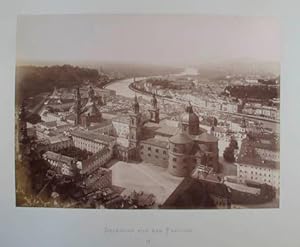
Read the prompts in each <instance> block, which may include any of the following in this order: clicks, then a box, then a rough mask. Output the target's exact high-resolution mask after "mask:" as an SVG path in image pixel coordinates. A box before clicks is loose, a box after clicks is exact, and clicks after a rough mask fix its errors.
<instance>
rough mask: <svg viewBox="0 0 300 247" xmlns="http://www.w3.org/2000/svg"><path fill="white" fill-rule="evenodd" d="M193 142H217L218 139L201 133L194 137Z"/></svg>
mask: <svg viewBox="0 0 300 247" xmlns="http://www.w3.org/2000/svg"><path fill="white" fill-rule="evenodd" d="M194 139H195V140H197V141H201V142H218V138H217V137H215V136H214V135H212V134H209V133H207V132H204V133H202V134H201V135H198V136H195V137H194Z"/></svg>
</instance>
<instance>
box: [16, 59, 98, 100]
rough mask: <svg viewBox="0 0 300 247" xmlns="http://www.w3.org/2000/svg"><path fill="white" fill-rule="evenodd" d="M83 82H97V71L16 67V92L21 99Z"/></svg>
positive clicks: (67, 66) (47, 67) (75, 68)
mask: <svg viewBox="0 0 300 247" xmlns="http://www.w3.org/2000/svg"><path fill="white" fill-rule="evenodd" d="M85 80H89V81H90V82H96V81H97V80H99V73H98V71H97V70H96V69H88V68H80V67H75V66H71V65H63V66H50V67H49V66H44V67H36V66H17V67H16V90H17V93H18V96H20V97H21V98H26V97H30V96H33V95H36V94H38V93H42V92H49V91H51V90H53V88H54V87H58V88H59V87H73V86H75V85H77V84H78V83H81V82H83V81H85Z"/></svg>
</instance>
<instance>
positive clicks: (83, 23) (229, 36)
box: [16, 15, 280, 65]
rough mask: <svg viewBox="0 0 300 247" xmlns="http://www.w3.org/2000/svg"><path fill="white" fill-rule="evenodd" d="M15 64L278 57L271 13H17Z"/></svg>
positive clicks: (276, 24)
mask: <svg viewBox="0 0 300 247" xmlns="http://www.w3.org/2000/svg"><path fill="white" fill-rule="evenodd" d="M16 56H17V63H18V64H20V63H21V64H24V63H37V62H53V63H55V62H59V63H61V62H85V61H96V62H97V61H99V62H121V63H145V64H163V65H187V64H188V65H197V64H203V63H205V62H213V61H224V60H225V61H230V60H235V59H253V60H256V61H271V62H279V60H280V29H279V22H278V20H277V19H275V18H272V17H230V16H200V15H36V16H34V15H32V16H19V17H18V24H17V43H16Z"/></svg>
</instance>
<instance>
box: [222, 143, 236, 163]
mask: <svg viewBox="0 0 300 247" xmlns="http://www.w3.org/2000/svg"><path fill="white" fill-rule="evenodd" d="M223 157H224V159H225V160H226V161H227V162H230V163H233V162H234V161H235V157H234V149H233V148H232V147H230V146H229V147H227V148H226V149H225V150H224V153H223Z"/></svg>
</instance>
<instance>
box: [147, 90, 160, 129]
mask: <svg viewBox="0 0 300 247" xmlns="http://www.w3.org/2000/svg"><path fill="white" fill-rule="evenodd" d="M150 102H151V108H150V109H149V110H148V111H149V113H150V122H153V123H159V108H158V102H157V99H156V96H155V94H153V95H152V99H151V101H150Z"/></svg>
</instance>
